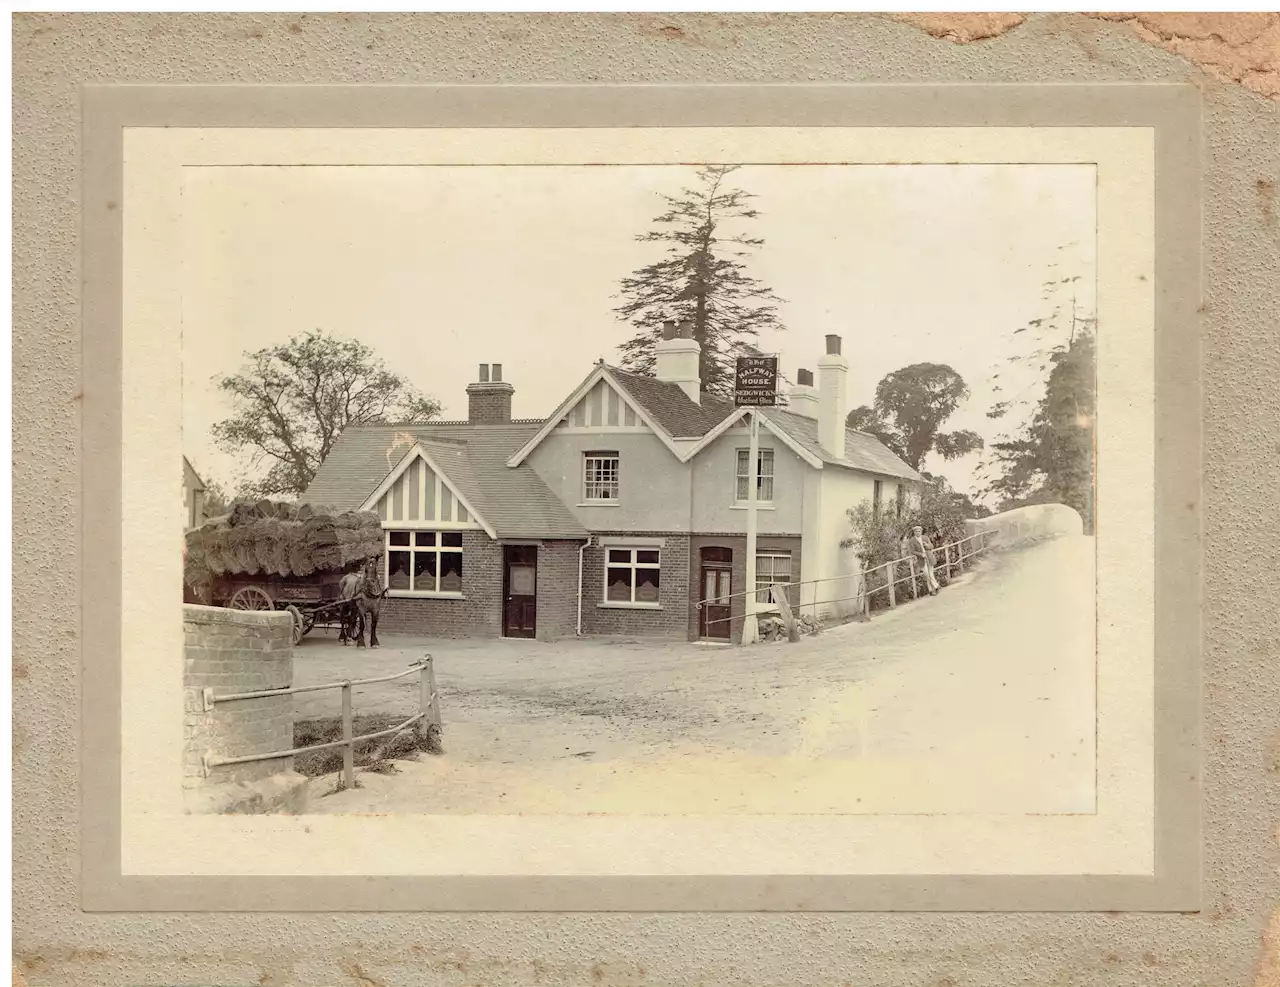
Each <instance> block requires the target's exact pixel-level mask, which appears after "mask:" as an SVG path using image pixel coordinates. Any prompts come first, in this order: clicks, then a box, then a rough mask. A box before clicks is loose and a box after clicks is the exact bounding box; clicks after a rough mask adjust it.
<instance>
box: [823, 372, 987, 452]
mask: <svg viewBox="0 0 1280 987" xmlns="http://www.w3.org/2000/svg"><path fill="white" fill-rule="evenodd" d="M968 396H969V388H968V387H967V386H966V385H965V382H964V378H962V377H961V376H960V375H959V374H958V373H956V372H955V371H954V370H952V369H951V368H950V367H948V366H946V365H945V364H940V363H915V364H912V365H911V366H909V367H903V368H902V369H901V370H895V371H894V372H893V373H891V374H886V375H885V376H884V377H883V378H881V380H880V383H879V384H877V385H876V398H875V405H874V406H873V407H867V406H866V405H863V406H862V407H859V408H854V409H853V411H851V412H849V414H848V416H847V418H846V424H847V425H848V426H849V427H850V428H856V429H858V430H859V431H863V432H868V433H869V434H871V435H874V436H875V437H876V438H878V439H879V440H880V441H881V442H883V443H884V444H885V445H886V446H888V447H889V449H890V450H892V451H893V452H894V453H895V454H896V455H897V456H898V457H899V458H900V459H901V460H902V461H903V462H905V463H906V464H907V465H908V466H910V467H911V468H912V469H914V470H920V469H921V467H922V466H923V465H924V458H925V456H926V455H928V454H929V453H930V452H936V453H937V454H938V455H939V456H941V457H942V458H943V459H948V460H950V459H958V458H959V457H960V456H963V455H966V454H967V453H970V452H974V451H975V450H978V449H981V448H982V437H981V436H980V435H978V434H977V433H976V432H971V431H968V430H967V429H965V430H961V431H957V432H943V431H942V430H941V429H942V426H943V424H945V422H946V420H947V419H948V418H950V417H951V416H952V415H953V414H954V413H955V411H956V409H957V408H958V407H960V402H962V401H963V400H964V399H965V398H967V397H968Z"/></svg>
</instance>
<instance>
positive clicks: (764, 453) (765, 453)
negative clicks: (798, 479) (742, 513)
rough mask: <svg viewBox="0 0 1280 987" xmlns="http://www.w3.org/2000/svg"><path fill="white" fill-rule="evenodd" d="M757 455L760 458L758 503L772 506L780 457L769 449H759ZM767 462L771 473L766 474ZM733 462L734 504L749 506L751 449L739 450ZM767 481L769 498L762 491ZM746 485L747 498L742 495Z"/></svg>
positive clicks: (757, 479) (757, 488)
mask: <svg viewBox="0 0 1280 987" xmlns="http://www.w3.org/2000/svg"><path fill="white" fill-rule="evenodd" d="M757 455H758V457H759V469H760V475H759V476H758V477H757V478H756V503H757V504H772V503H773V496H774V494H775V493H776V492H777V491H776V486H777V483H776V481H777V476H778V471H777V463H778V457H777V456H776V455H775V450H773V449H771V448H768V447H761V448H760V449H758V450H757ZM743 460H745V461H746V463H745V467H744V463H743ZM766 460H767V462H768V464H769V471H768V472H767V473H766V472H765V468H764V464H765V462H766ZM733 462H734V467H733V472H734V480H733V503H734V504H735V505H742V504H749V503H750V502H751V501H750V497H751V449H750V448H739V449H738V450H737V452H736V453H735V454H734V459H733ZM744 469H745V472H743V470H744ZM766 480H767V481H768V489H769V496H767V497H766V496H764V494H763V493H762V492H761V489H760V488H761V487H762V486H764V484H765V481H766ZM744 485H745V486H746V491H747V493H746V496H745V497H744V496H741V495H740V494H741V492H742V488H743V486H744Z"/></svg>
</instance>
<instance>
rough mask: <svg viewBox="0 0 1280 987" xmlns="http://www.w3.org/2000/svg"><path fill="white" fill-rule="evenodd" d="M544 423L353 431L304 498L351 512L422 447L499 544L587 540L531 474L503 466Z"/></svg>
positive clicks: (346, 434)
mask: <svg viewBox="0 0 1280 987" xmlns="http://www.w3.org/2000/svg"><path fill="white" fill-rule="evenodd" d="M541 424H542V422H540V421H522V422H513V423H511V424H510V425H472V424H469V423H467V422H448V423H435V422H433V423H431V424H429V425H359V426H354V427H352V428H348V429H347V430H346V431H344V432H343V433H342V435H340V436H339V437H338V441H337V442H335V443H334V446H333V449H332V450H331V451H330V453H329V457H328V458H327V459H326V460H325V461H324V464H323V465H322V466H321V467H320V470H319V471H318V472H317V473H316V476H315V479H314V480H312V482H311V486H310V487H308V488H307V492H306V493H305V494H304V495H303V497H302V499H303V500H304V501H306V502H308V503H311V504H318V505H320V504H322V505H325V506H328V507H333V508H335V509H337V510H354V509H355V508H357V507H359V506H360V505H361V504H362V503H364V501H365V500H366V499H367V498H368V497H369V495H370V494H371V493H373V491H374V490H375V489H376V488H377V487H378V484H380V483H381V482H382V481H383V480H385V479H386V478H387V475H388V474H389V473H390V472H391V471H392V470H393V469H394V468H395V467H396V466H397V465H399V463H400V461H401V460H402V459H403V458H404V456H405V454H406V453H408V451H409V450H410V449H411V448H412V447H413V444H414V443H421V444H422V446H423V448H424V449H425V450H426V452H427V455H429V456H430V457H431V458H432V459H433V460H435V462H436V463H437V464H438V465H439V467H440V469H441V471H443V473H444V474H445V475H446V476H447V477H448V478H449V481H450V482H451V483H452V484H453V485H454V486H456V487H457V488H458V491H459V492H460V493H462V495H463V496H465V497H466V498H467V500H469V501H470V502H471V504H472V506H473V507H475V509H476V511H477V512H478V513H479V514H480V516H481V517H482V518H483V519H484V520H485V521H487V522H488V523H489V524H490V525H491V526H492V527H493V529H494V531H495V532H496V533H497V535H498V537H499V538H585V537H586V535H587V532H586V529H585V528H583V527H582V525H581V524H580V523H579V522H578V520H577V518H575V517H574V515H573V513H572V512H571V511H570V510H569V508H568V507H566V506H565V505H564V502H563V501H561V500H560V499H559V498H558V497H557V496H556V495H555V494H553V493H552V492H551V490H550V488H548V487H547V485H546V484H545V483H543V482H542V479H541V478H540V477H539V476H538V474H537V473H535V472H534V471H533V469H532V468H531V467H529V466H526V465H521V466H517V467H515V468H514V469H512V468H510V467H508V466H507V465H506V461H507V458H508V457H509V456H511V454H512V453H513V452H515V451H516V450H517V449H519V448H520V447H521V446H522V445H524V444H525V443H526V442H528V441H529V439H530V438H532V437H533V435H534V433H536V432H537V431H538V428H539V426H540V425H541Z"/></svg>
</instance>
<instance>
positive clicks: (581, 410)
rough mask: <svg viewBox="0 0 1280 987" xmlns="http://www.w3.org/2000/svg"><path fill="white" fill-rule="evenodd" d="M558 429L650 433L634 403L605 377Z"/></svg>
mask: <svg viewBox="0 0 1280 987" xmlns="http://www.w3.org/2000/svg"><path fill="white" fill-rule="evenodd" d="M556 428H557V429H559V430H562V431H579V430H589V431H593V432H594V431H600V430H602V429H609V430H615V429H618V430H625V431H629V432H630V431H635V432H644V431H649V427H648V426H647V425H646V424H645V423H644V421H643V420H642V419H641V418H640V416H639V415H638V414H637V413H636V409H635V406H634V405H633V404H632V403H631V401H630V400H628V398H627V397H626V396H625V395H624V394H623V393H622V392H621V391H619V390H618V389H617V388H616V387H614V386H613V383H612V382H611V381H610V380H609V379H608V378H607V377H604V376H602V377H601V378H600V379H599V380H597V381H596V382H595V383H594V384H593V385H592V386H591V387H590V388H589V389H588V390H587V392H586V393H585V394H584V395H582V397H581V398H579V399H578V400H577V401H576V402H575V403H574V404H573V406H572V407H570V408H569V409H568V411H566V412H565V413H564V414H563V415H562V416H561V417H560V419H559V421H557V422H556Z"/></svg>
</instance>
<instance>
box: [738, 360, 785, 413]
mask: <svg viewBox="0 0 1280 987" xmlns="http://www.w3.org/2000/svg"><path fill="white" fill-rule="evenodd" d="M733 403H734V404H735V405H737V406H738V407H739V408H744V407H751V408H771V407H773V406H774V405H776V404H777V403H778V358H777V357H776V356H740V357H738V363H737V366H736V367H735V369H734V377H733Z"/></svg>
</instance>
